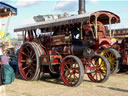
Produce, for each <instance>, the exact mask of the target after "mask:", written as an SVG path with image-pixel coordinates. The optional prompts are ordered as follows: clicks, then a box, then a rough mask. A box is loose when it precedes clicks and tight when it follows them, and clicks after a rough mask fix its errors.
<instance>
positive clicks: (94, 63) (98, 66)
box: [87, 54, 110, 83]
mask: <svg viewBox="0 0 128 96" xmlns="http://www.w3.org/2000/svg"><path fill="white" fill-rule="evenodd" d="M89 67H92V68H93V67H94V68H95V71H94V72H92V73H87V75H88V77H89V79H90V80H91V81H93V82H96V83H103V82H105V81H106V80H108V78H109V75H110V64H109V61H108V60H107V59H106V58H105V57H104V56H102V55H99V54H96V55H95V56H94V57H92V58H91V60H89Z"/></svg>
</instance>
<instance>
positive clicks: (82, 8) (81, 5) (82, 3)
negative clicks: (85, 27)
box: [78, 0, 86, 14]
mask: <svg viewBox="0 0 128 96" xmlns="http://www.w3.org/2000/svg"><path fill="white" fill-rule="evenodd" d="M85 12H86V11H85V0H79V11H78V13H79V14H83V13H85Z"/></svg>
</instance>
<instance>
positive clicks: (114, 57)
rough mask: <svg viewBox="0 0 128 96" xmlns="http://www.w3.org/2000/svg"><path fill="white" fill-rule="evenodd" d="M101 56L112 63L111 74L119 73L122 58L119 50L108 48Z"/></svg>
mask: <svg viewBox="0 0 128 96" xmlns="http://www.w3.org/2000/svg"><path fill="white" fill-rule="evenodd" d="M101 55H103V56H105V57H106V58H107V59H108V61H109V63H110V69H111V74H115V73H117V72H119V70H120V63H121V56H120V54H119V52H118V51H117V50H115V49H112V48H107V49H104V50H103V51H102V52H101Z"/></svg>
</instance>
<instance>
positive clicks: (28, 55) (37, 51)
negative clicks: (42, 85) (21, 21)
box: [14, 11, 110, 86]
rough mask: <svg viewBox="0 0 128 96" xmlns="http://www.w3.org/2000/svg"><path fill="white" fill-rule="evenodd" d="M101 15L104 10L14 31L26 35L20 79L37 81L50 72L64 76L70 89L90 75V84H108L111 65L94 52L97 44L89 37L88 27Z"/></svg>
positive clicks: (39, 23)
mask: <svg viewBox="0 0 128 96" xmlns="http://www.w3.org/2000/svg"><path fill="white" fill-rule="evenodd" d="M99 13H102V11H99V12H95V13H91V14H80V15H75V16H70V17H65V18H61V19H54V20H50V21H44V22H37V23H34V24H31V25H25V26H22V27H19V28H16V29H15V30H14V31H15V32H18V31H22V33H23V36H24V44H23V45H22V46H21V48H20V51H19V55H18V66H19V70H20V74H21V76H22V77H23V78H24V79H25V80H38V79H39V78H40V77H41V76H42V75H43V74H44V73H49V74H50V75H51V76H52V77H54V78H58V77H59V76H61V78H62V80H63V81H64V83H65V84H66V85H68V86H78V85H79V84H80V83H81V82H82V81H83V77H84V73H87V75H88V77H89V78H90V80H91V81H93V82H105V81H106V80H107V79H108V77H109V74H110V65H109V62H108V61H107V59H106V58H105V57H104V56H102V55H98V54H96V53H95V52H94V50H93V49H94V48H93V47H94V44H95V42H96V41H94V39H88V38H87V37H88V36H87V32H88V29H87V28H86V27H88V25H89V24H90V22H93V21H95V19H94V16H95V14H99ZM37 19H39V18H37ZM102 19H104V17H103V18H102ZM102 19H101V20H102ZM93 30H94V29H93ZM87 39H88V40H87Z"/></svg>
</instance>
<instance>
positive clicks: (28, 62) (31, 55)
mask: <svg viewBox="0 0 128 96" xmlns="http://www.w3.org/2000/svg"><path fill="white" fill-rule="evenodd" d="M41 54H43V52H42V50H41V48H40V46H39V45H38V44H37V43H34V42H26V43H24V44H23V45H22V46H21V48H20V51H19V54H18V67H19V71H20V74H21V76H22V78H23V79H25V80H38V79H39V77H40V56H41Z"/></svg>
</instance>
